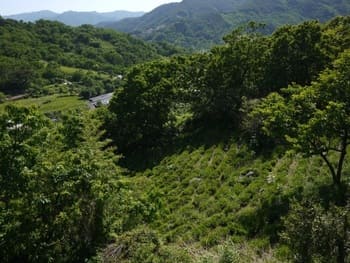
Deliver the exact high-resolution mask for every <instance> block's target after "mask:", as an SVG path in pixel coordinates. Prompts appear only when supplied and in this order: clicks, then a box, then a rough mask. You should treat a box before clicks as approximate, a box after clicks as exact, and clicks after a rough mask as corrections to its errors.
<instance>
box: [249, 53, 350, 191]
mask: <svg viewBox="0 0 350 263" xmlns="http://www.w3.org/2000/svg"><path fill="white" fill-rule="evenodd" d="M349 76H350V51H346V52H344V53H343V54H342V55H341V57H340V58H339V59H338V60H337V61H336V62H335V63H334V69H332V70H326V71H325V72H324V73H322V74H321V75H320V77H319V80H318V81H317V82H314V83H313V84H312V85H311V86H306V87H301V86H298V85H294V86H291V87H290V88H288V89H286V90H284V92H285V94H284V95H285V96H282V95H280V94H278V93H272V94H271V95H269V96H268V97H267V98H266V99H264V100H263V102H262V104H261V105H260V107H259V108H258V109H256V110H255V113H256V114H258V115H259V114H260V116H261V117H262V119H263V125H264V129H265V131H266V132H267V133H269V134H270V135H275V136H278V137H284V138H285V139H286V141H287V142H289V143H290V144H291V145H292V146H293V147H294V149H296V150H297V151H299V152H301V153H303V154H304V155H306V156H312V155H319V156H320V157H321V158H322V159H323V160H324V162H325V163H326V165H327V167H328V168H329V172H330V174H331V176H332V179H333V183H334V184H335V185H337V186H340V185H341V182H342V171H343V166H344V162H345V157H346V154H347V146H348V145H349V144H350V77H349ZM332 152H333V153H334V154H333V155H332V156H337V158H336V160H335V161H334V160H333V158H331V153H332Z"/></svg>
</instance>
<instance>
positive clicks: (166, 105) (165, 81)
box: [106, 60, 177, 153]
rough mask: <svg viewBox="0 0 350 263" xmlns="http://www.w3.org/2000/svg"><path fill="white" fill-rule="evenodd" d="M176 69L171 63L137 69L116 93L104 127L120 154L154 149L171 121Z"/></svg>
mask: <svg viewBox="0 0 350 263" xmlns="http://www.w3.org/2000/svg"><path fill="white" fill-rule="evenodd" d="M176 67H177V65H176V63H171V62H170V60H161V61H155V62H151V63H147V64H143V65H139V66H136V67H134V68H132V69H131V70H130V71H129V73H128V74H127V75H126V78H125V84H124V85H123V87H121V88H119V89H117V90H116V92H115V95H114V97H113V99H112V100H111V102H110V105H109V110H110V113H111V114H109V115H108V118H107V120H106V126H107V131H108V133H109V135H110V137H111V138H112V139H113V140H114V141H115V143H116V145H117V146H118V148H119V150H120V151H121V152H123V153H125V151H130V150H131V151H133V150H137V149H138V148H139V147H141V146H142V147H151V146H154V145H156V143H157V142H158V141H159V139H160V138H161V137H162V135H163V134H164V132H165V130H166V126H167V125H168V124H169V123H170V122H171V120H172V117H171V109H172V104H173V98H174V89H173V76H174V75H176V74H175V72H176Z"/></svg>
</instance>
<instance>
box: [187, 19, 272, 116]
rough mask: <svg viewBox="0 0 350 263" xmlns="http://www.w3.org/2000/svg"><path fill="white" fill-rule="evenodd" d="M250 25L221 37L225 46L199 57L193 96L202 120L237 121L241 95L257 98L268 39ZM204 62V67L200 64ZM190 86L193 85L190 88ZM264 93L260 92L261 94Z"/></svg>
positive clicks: (198, 114) (196, 109)
mask: <svg viewBox="0 0 350 263" xmlns="http://www.w3.org/2000/svg"><path fill="white" fill-rule="evenodd" d="M258 28H259V25H256V24H255V23H251V24H249V25H248V26H247V28H239V29H237V30H234V31H233V32H232V33H231V34H229V35H227V36H225V37H224V41H225V45H223V46H219V47H215V48H213V49H212V50H211V52H210V53H209V54H208V55H206V57H207V58H205V57H198V58H197V61H195V63H194V65H196V64H198V62H200V63H201V64H200V65H201V66H200V67H198V69H199V73H201V74H203V75H202V76H198V74H196V75H197V76H196V75H195V76H196V78H195V80H197V81H195V82H194V83H193V84H195V85H196V84H197V87H196V88H192V90H193V91H195V94H194V96H193V103H192V108H193V110H194V113H195V114H196V115H197V116H199V117H200V118H203V119H205V120H214V121H218V120H230V121H232V120H237V119H238V115H239V108H240V107H241V103H242V97H243V96H248V97H252V96H258V95H257V94H259V93H260V92H262V90H261V85H262V81H263V76H264V65H265V64H266V59H267V51H268V38H266V37H263V36H261V35H260V34H259V33H258V31H257V30H258ZM203 63H205V64H203ZM192 86H193V85H192ZM262 93H263V92H262Z"/></svg>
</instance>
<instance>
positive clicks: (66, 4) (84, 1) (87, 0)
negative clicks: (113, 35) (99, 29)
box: [0, 0, 181, 16]
mask: <svg viewBox="0 0 350 263" xmlns="http://www.w3.org/2000/svg"><path fill="white" fill-rule="evenodd" d="M171 2H181V1H180V0H0V14H1V15H5V16H6V15H13V14H18V13H25V12H33V11H40V10H51V11H54V12H58V13H61V12H64V11H68V10H72V11H97V12H109V11H115V10H128V11H145V12H148V11H151V10H152V9H154V8H156V7H157V6H160V5H162V4H166V3H171Z"/></svg>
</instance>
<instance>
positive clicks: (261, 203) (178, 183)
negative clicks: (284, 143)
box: [130, 132, 349, 262]
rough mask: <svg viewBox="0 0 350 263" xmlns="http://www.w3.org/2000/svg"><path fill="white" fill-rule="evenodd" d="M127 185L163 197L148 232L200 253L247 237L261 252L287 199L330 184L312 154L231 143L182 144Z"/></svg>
mask: <svg viewBox="0 0 350 263" xmlns="http://www.w3.org/2000/svg"><path fill="white" fill-rule="evenodd" d="M215 133H216V136H217V137H220V134H219V132H214V134H213V133H210V134H208V138H210V140H212V139H213V136H215ZM345 170H346V171H347V173H348V172H349V167H346V169H345ZM249 173H250V174H251V176H249ZM130 182H131V183H132V184H134V185H135V187H136V188H139V190H140V192H142V191H143V192H145V189H146V191H152V189H158V191H160V192H161V193H162V195H163V201H164V209H163V211H162V215H161V216H160V218H159V219H158V220H156V221H155V222H154V223H153V224H152V226H151V227H152V228H153V229H155V230H157V231H158V232H159V233H160V235H161V236H162V237H163V239H164V241H165V243H169V244H177V245H179V246H181V247H182V248H184V247H187V248H189V247H191V249H193V247H194V248H195V250H196V251H198V253H197V254H198V255H200V254H203V253H204V252H203V251H207V249H210V248H214V247H215V246H216V245H219V244H222V243H223V242H225V241H227V240H233V241H235V242H236V241H237V242H246V241H244V240H246V238H245V237H248V240H253V241H248V242H253V246H254V247H257V248H258V249H259V248H261V249H266V248H267V247H269V244H270V241H272V242H276V241H277V239H278V235H277V232H278V231H279V230H280V227H281V225H280V224H279V223H280V217H281V216H282V215H284V214H285V213H286V212H288V207H289V200H291V199H293V198H299V197H300V196H301V195H303V196H308V195H310V197H311V195H312V196H315V195H321V193H322V192H323V193H324V194H325V193H327V191H328V190H327V189H328V186H329V185H330V184H331V180H330V176H329V175H328V170H327V168H326V166H325V165H324V163H323V162H322V160H320V159H319V158H317V157H315V158H310V159H305V158H302V157H301V156H298V155H295V154H293V153H287V154H281V155H278V154H277V153H276V154H273V155H272V156H267V157H266V156H265V157H264V156H256V155H254V153H253V152H251V151H250V150H249V149H247V147H245V146H244V145H239V144H238V143H237V142H236V141H235V140H234V139H231V140H225V141H217V142H215V143H211V144H209V145H208V144H207V145H200V144H198V145H196V146H187V147H184V148H183V149H180V150H177V151H175V152H174V153H173V154H170V155H168V156H166V157H164V158H163V159H162V160H161V161H160V162H159V164H157V165H155V166H154V167H153V168H150V169H147V170H145V171H143V172H138V173H137V174H136V176H135V177H132V178H131V179H130ZM250 238H251V239H250ZM254 240H255V241H254ZM195 254H196V253H195ZM195 261H197V260H195ZM249 262H253V261H249Z"/></svg>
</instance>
